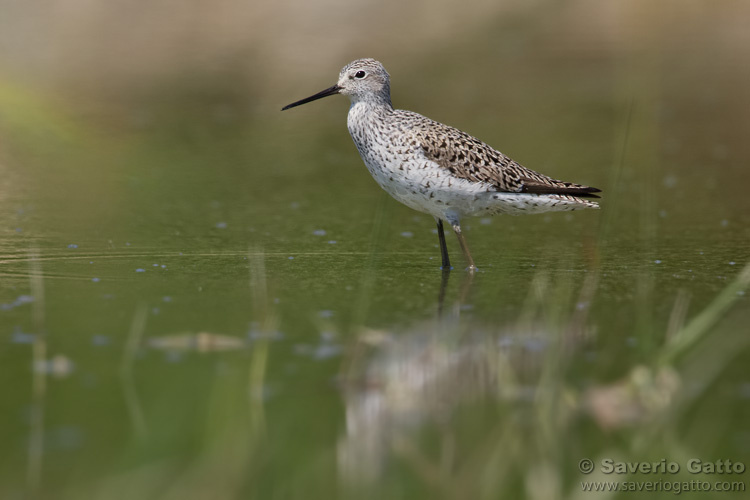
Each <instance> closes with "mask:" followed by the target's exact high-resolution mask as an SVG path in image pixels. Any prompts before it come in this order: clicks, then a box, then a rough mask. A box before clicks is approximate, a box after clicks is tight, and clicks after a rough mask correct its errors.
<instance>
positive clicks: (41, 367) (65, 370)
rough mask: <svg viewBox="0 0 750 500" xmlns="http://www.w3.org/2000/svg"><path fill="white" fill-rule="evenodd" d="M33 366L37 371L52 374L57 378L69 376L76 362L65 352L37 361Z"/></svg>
mask: <svg viewBox="0 0 750 500" xmlns="http://www.w3.org/2000/svg"><path fill="white" fill-rule="evenodd" d="M33 366H34V371H35V372H37V373H44V374H47V375H52V376H53V377H55V378H63V377H67V376H68V375H70V374H71V373H73V370H74V369H75V364H74V363H73V362H72V361H71V360H70V358H68V357H67V356H65V355H64V354H56V355H54V356H53V357H52V358H51V359H47V360H39V361H35V362H34V363H33Z"/></svg>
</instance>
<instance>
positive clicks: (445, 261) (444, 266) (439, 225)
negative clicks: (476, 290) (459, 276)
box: [435, 217, 451, 271]
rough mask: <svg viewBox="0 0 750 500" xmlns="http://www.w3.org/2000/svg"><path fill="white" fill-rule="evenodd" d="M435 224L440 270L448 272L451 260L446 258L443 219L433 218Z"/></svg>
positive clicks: (446, 250)
mask: <svg viewBox="0 0 750 500" xmlns="http://www.w3.org/2000/svg"><path fill="white" fill-rule="evenodd" d="M435 222H437V233H438V239H439V240H440V257H441V258H442V261H443V264H442V269H443V271H450V270H451V260H450V258H449V257H448V247H447V246H446V245H445V233H444V232H443V219H440V218H439V217H435Z"/></svg>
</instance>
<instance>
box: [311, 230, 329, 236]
mask: <svg viewBox="0 0 750 500" xmlns="http://www.w3.org/2000/svg"><path fill="white" fill-rule="evenodd" d="M313 234H314V235H315V236H325V235H326V230H325V229H316V230H315V231H313Z"/></svg>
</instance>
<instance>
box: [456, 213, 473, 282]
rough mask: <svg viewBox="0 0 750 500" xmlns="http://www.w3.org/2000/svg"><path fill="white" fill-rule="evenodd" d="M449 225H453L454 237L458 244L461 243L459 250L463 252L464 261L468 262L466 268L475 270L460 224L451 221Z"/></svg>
mask: <svg viewBox="0 0 750 500" xmlns="http://www.w3.org/2000/svg"><path fill="white" fill-rule="evenodd" d="M451 225H452V226H453V231H454V232H455V233H456V237H457V238H458V244H459V245H461V251H462V252H463V253H464V256H465V257H466V261H467V262H468V263H469V267H468V268H467V269H468V270H469V271H472V272H473V271H476V269H477V266H475V265H474V259H472V258H471V253H470V252H469V247H468V245H466V240H465V239H464V235H463V233H462V232H461V226H460V225H459V224H458V223H457V222H456V223H452V224H451Z"/></svg>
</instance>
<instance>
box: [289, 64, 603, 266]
mask: <svg viewBox="0 0 750 500" xmlns="http://www.w3.org/2000/svg"><path fill="white" fill-rule="evenodd" d="M334 94H344V95H348V96H349V98H350V99H351V107H350V108H349V116H348V118H347V126H348V127H349V133H350V134H351V136H352V139H353V140H354V144H355V145H356V146H357V149H358V150H359V154H360V155H361V156H362V159H363V160H364V162H365V165H366V166H367V169H368V170H369V171H370V173H371V174H372V176H373V177H374V178H375V180H376V181H377V183H378V184H379V185H380V187H382V188H383V189H385V190H386V191H387V192H388V194H390V195H391V196H392V197H394V198H395V199H396V200H398V201H400V202H401V203H403V204H404V205H406V206H408V207H410V208H413V209H414V210H417V211H419V212H423V213H426V214H429V215H432V216H433V217H434V218H435V221H436V222H437V233H438V238H439V241H440V255H441V259H442V266H443V269H444V270H448V269H450V268H451V265H450V259H449V257H448V249H447V247H446V244H445V234H444V232H443V221H446V222H447V223H448V224H450V225H451V227H452V228H453V231H454V232H455V234H456V236H457V238H458V243H459V245H460V246H461V250H462V251H463V253H464V256H465V257H466V260H467V262H468V269H469V270H472V271H473V270H474V269H476V266H475V265H474V260H473V259H472V258H471V254H470V253H469V247H468V246H467V245H466V240H465V239H464V236H463V233H462V232H461V220H462V219H463V218H464V217H471V216H488V215H495V214H512V215H519V214H534V213H542V212H553V211H569V210H579V209H582V208H598V207H599V205H598V204H597V203H596V202H593V201H590V200H589V199H590V198H598V196H597V195H595V194H594V193H598V192H600V190H599V189H596V188H593V187H589V186H583V185H581V184H575V183H572V182H563V181H558V180H556V179H553V178H551V177H547V176H546V175H543V174H540V173H538V172H535V171H533V170H530V169H528V168H526V167H523V166H522V165H520V164H518V163H516V162H515V161H513V160H511V159H510V158H509V157H507V156H506V155H504V154H503V153H501V152H500V151H497V150H496V149H494V148H492V147H491V146H488V145H487V144H485V143H483V142H482V141H480V140H479V139H476V138H474V137H472V136H470V135H469V134H467V133H465V132H462V131H460V130H458V129H455V128H453V127H449V126H447V125H443V124H442V123H439V122H436V121H433V120H430V119H429V118H426V117H424V116H422V115H420V114H417V113H414V112H412V111H404V110H401V109H393V105H392V104H391V87H390V76H389V75H388V73H387V72H386V70H385V68H384V67H383V65H382V64H380V63H379V62H378V61H376V60H374V59H357V60H356V61H353V62H351V63H349V64H347V65H346V66H344V68H343V69H342V70H341V73H340V74H339V79H338V82H337V83H336V85H334V86H332V87H330V88H327V89H325V90H323V91H321V92H318V93H317V94H315V95H312V96H310V97H307V98H305V99H302V100H300V101H297V102H293V103H292V104H289V105H287V106H284V108H282V111H283V110H286V109H289V108H293V107H295V106H299V105H300V104H305V103H308V102H311V101H315V100H317V99H320V98H323V97H327V96H330V95H334ZM585 198H589V199H585Z"/></svg>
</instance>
